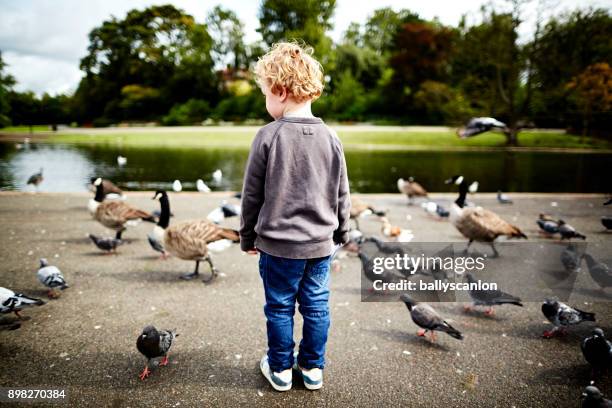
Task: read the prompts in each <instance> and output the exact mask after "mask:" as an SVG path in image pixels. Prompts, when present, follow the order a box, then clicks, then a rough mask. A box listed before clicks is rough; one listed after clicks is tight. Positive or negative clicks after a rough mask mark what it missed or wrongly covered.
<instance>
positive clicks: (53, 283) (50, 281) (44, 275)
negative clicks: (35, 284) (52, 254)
mask: <svg viewBox="0 0 612 408" xmlns="http://www.w3.org/2000/svg"><path fill="white" fill-rule="evenodd" d="M36 276H37V277H38V280H39V281H40V283H42V284H43V285H45V286H46V287H48V288H49V291H48V292H47V295H48V296H49V298H55V297H58V296H59V295H58V294H56V292H55V288H59V289H60V290H64V289H66V288H68V287H69V286H68V285H67V284H66V280H65V279H64V275H62V272H61V271H60V270H59V269H58V268H57V267H56V266H53V265H49V262H47V260H46V259H45V258H41V260H40V269H38V272H37V273H36Z"/></svg>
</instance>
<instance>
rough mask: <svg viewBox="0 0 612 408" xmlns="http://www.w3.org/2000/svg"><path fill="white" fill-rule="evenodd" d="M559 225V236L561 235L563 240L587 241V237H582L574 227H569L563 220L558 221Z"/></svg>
mask: <svg viewBox="0 0 612 408" xmlns="http://www.w3.org/2000/svg"><path fill="white" fill-rule="evenodd" d="M557 223H558V224H559V234H561V239H562V240H563V239H572V238H580V239H586V236H584V235H582V234H581V233H579V232H578V231H576V229H575V228H574V227H572V226H571V225H569V224H568V223H566V222H565V221H563V220H559V221H557Z"/></svg>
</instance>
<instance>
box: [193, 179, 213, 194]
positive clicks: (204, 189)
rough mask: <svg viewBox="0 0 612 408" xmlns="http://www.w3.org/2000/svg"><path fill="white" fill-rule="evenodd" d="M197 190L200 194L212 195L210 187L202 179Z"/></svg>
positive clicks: (197, 182)
mask: <svg viewBox="0 0 612 408" xmlns="http://www.w3.org/2000/svg"><path fill="white" fill-rule="evenodd" d="M196 188H197V189H198V191H199V192H200V193H210V187H208V186H207V185H206V183H204V180H202V179H198V180H197V181H196Z"/></svg>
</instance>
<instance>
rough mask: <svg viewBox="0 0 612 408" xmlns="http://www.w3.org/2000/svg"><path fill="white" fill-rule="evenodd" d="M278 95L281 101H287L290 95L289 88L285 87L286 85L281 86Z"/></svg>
mask: <svg viewBox="0 0 612 408" xmlns="http://www.w3.org/2000/svg"><path fill="white" fill-rule="evenodd" d="M278 91H279V92H278V97H279V99H280V101H281V102H285V101H286V100H287V98H288V97H289V93H288V92H287V88H285V87H284V86H280V87H279V90H278Z"/></svg>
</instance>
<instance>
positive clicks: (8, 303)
mask: <svg viewBox="0 0 612 408" xmlns="http://www.w3.org/2000/svg"><path fill="white" fill-rule="evenodd" d="M44 304H45V302H43V301H42V300H40V299H36V298H32V297H29V296H26V295H24V294H23V293H15V292H13V291H12V290H10V289H7V288H3V287H0V313H2V314H6V313H15V315H16V316H17V317H19V318H20V319H21V318H22V317H21V315H20V314H19V312H20V311H21V310H22V309H23V308H25V307H30V306H40V305H44Z"/></svg>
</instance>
